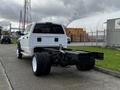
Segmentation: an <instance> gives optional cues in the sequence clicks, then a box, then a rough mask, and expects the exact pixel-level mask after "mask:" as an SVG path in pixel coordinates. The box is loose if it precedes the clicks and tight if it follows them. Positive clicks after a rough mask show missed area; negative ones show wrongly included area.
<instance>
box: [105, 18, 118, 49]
mask: <svg viewBox="0 0 120 90" xmlns="http://www.w3.org/2000/svg"><path fill="white" fill-rule="evenodd" d="M106 43H107V46H109V47H120V18H115V19H109V20H107V37H106Z"/></svg>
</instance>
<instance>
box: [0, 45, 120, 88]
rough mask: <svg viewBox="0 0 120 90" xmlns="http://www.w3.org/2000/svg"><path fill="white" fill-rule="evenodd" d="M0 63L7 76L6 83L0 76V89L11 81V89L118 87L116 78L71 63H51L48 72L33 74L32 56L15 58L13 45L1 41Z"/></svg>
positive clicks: (119, 80) (119, 82)
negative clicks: (63, 64) (68, 65)
mask: <svg viewBox="0 0 120 90" xmlns="http://www.w3.org/2000/svg"><path fill="white" fill-rule="evenodd" d="M0 63H2V65H1V67H2V68H3V69H4V70H5V72H6V75H7V76H8V77H6V75H4V74H5V73H3V72H2V71H1V73H0V76H1V75H3V76H4V77H6V78H8V80H9V84H8V83H7V81H6V80H3V79H0V83H3V84H2V85H0V90H5V89H1V88H2V87H1V86H4V85H6V86H5V87H8V86H9V85H11V88H12V89H13V90H120V79H119V78H116V77H113V76H110V75H106V74H103V73H101V72H97V71H94V70H91V71H87V72H80V71H78V70H77V69H76V68H75V67H74V66H73V67H66V68H61V67H52V69H51V73H50V75H48V76H42V77H36V76H34V75H33V72H32V68H31V58H27V57H25V58H24V59H23V60H18V59H17V57H16V45H0ZM1 67H0V70H1ZM6 78H4V79H6ZM4 81H5V83H4ZM3 88H4V87H3ZM8 89H9V88H8Z"/></svg>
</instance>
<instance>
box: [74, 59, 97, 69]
mask: <svg viewBox="0 0 120 90" xmlns="http://www.w3.org/2000/svg"><path fill="white" fill-rule="evenodd" d="M94 66H95V59H94V58H91V59H88V60H81V61H80V63H79V64H76V68H77V69H78V70H80V71H88V70H91V69H93V68H94Z"/></svg>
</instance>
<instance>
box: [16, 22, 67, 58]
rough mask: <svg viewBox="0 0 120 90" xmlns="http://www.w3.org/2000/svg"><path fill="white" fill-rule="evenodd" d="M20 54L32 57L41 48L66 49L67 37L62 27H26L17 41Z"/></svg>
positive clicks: (31, 25)
mask: <svg viewBox="0 0 120 90" xmlns="http://www.w3.org/2000/svg"><path fill="white" fill-rule="evenodd" d="M18 44H20V45H19V48H20V49H21V51H22V52H21V53H22V54H24V55H27V56H32V55H33V54H34V52H36V51H40V49H41V48H42V47H49V48H51V47H53V48H54V47H56V48H57V47H59V46H60V45H61V46H62V47H64V48H66V47H67V36H66V32H65V30H64V28H63V26H62V25H59V24H53V23H32V24H29V25H27V27H26V30H25V31H24V34H23V35H22V36H21V37H20V38H19V40H18Z"/></svg>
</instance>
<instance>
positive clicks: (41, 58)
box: [32, 52, 51, 76]
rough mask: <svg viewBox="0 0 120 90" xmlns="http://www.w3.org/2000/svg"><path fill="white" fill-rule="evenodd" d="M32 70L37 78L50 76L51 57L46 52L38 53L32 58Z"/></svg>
mask: <svg viewBox="0 0 120 90" xmlns="http://www.w3.org/2000/svg"><path fill="white" fill-rule="evenodd" d="M32 70H33V73H34V74H35V75H36V76H42V75H48V74H49V73H50V70H51V61H50V55H49V54H48V53H46V52H43V53H36V54H35V55H34V56H33V58H32Z"/></svg>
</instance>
